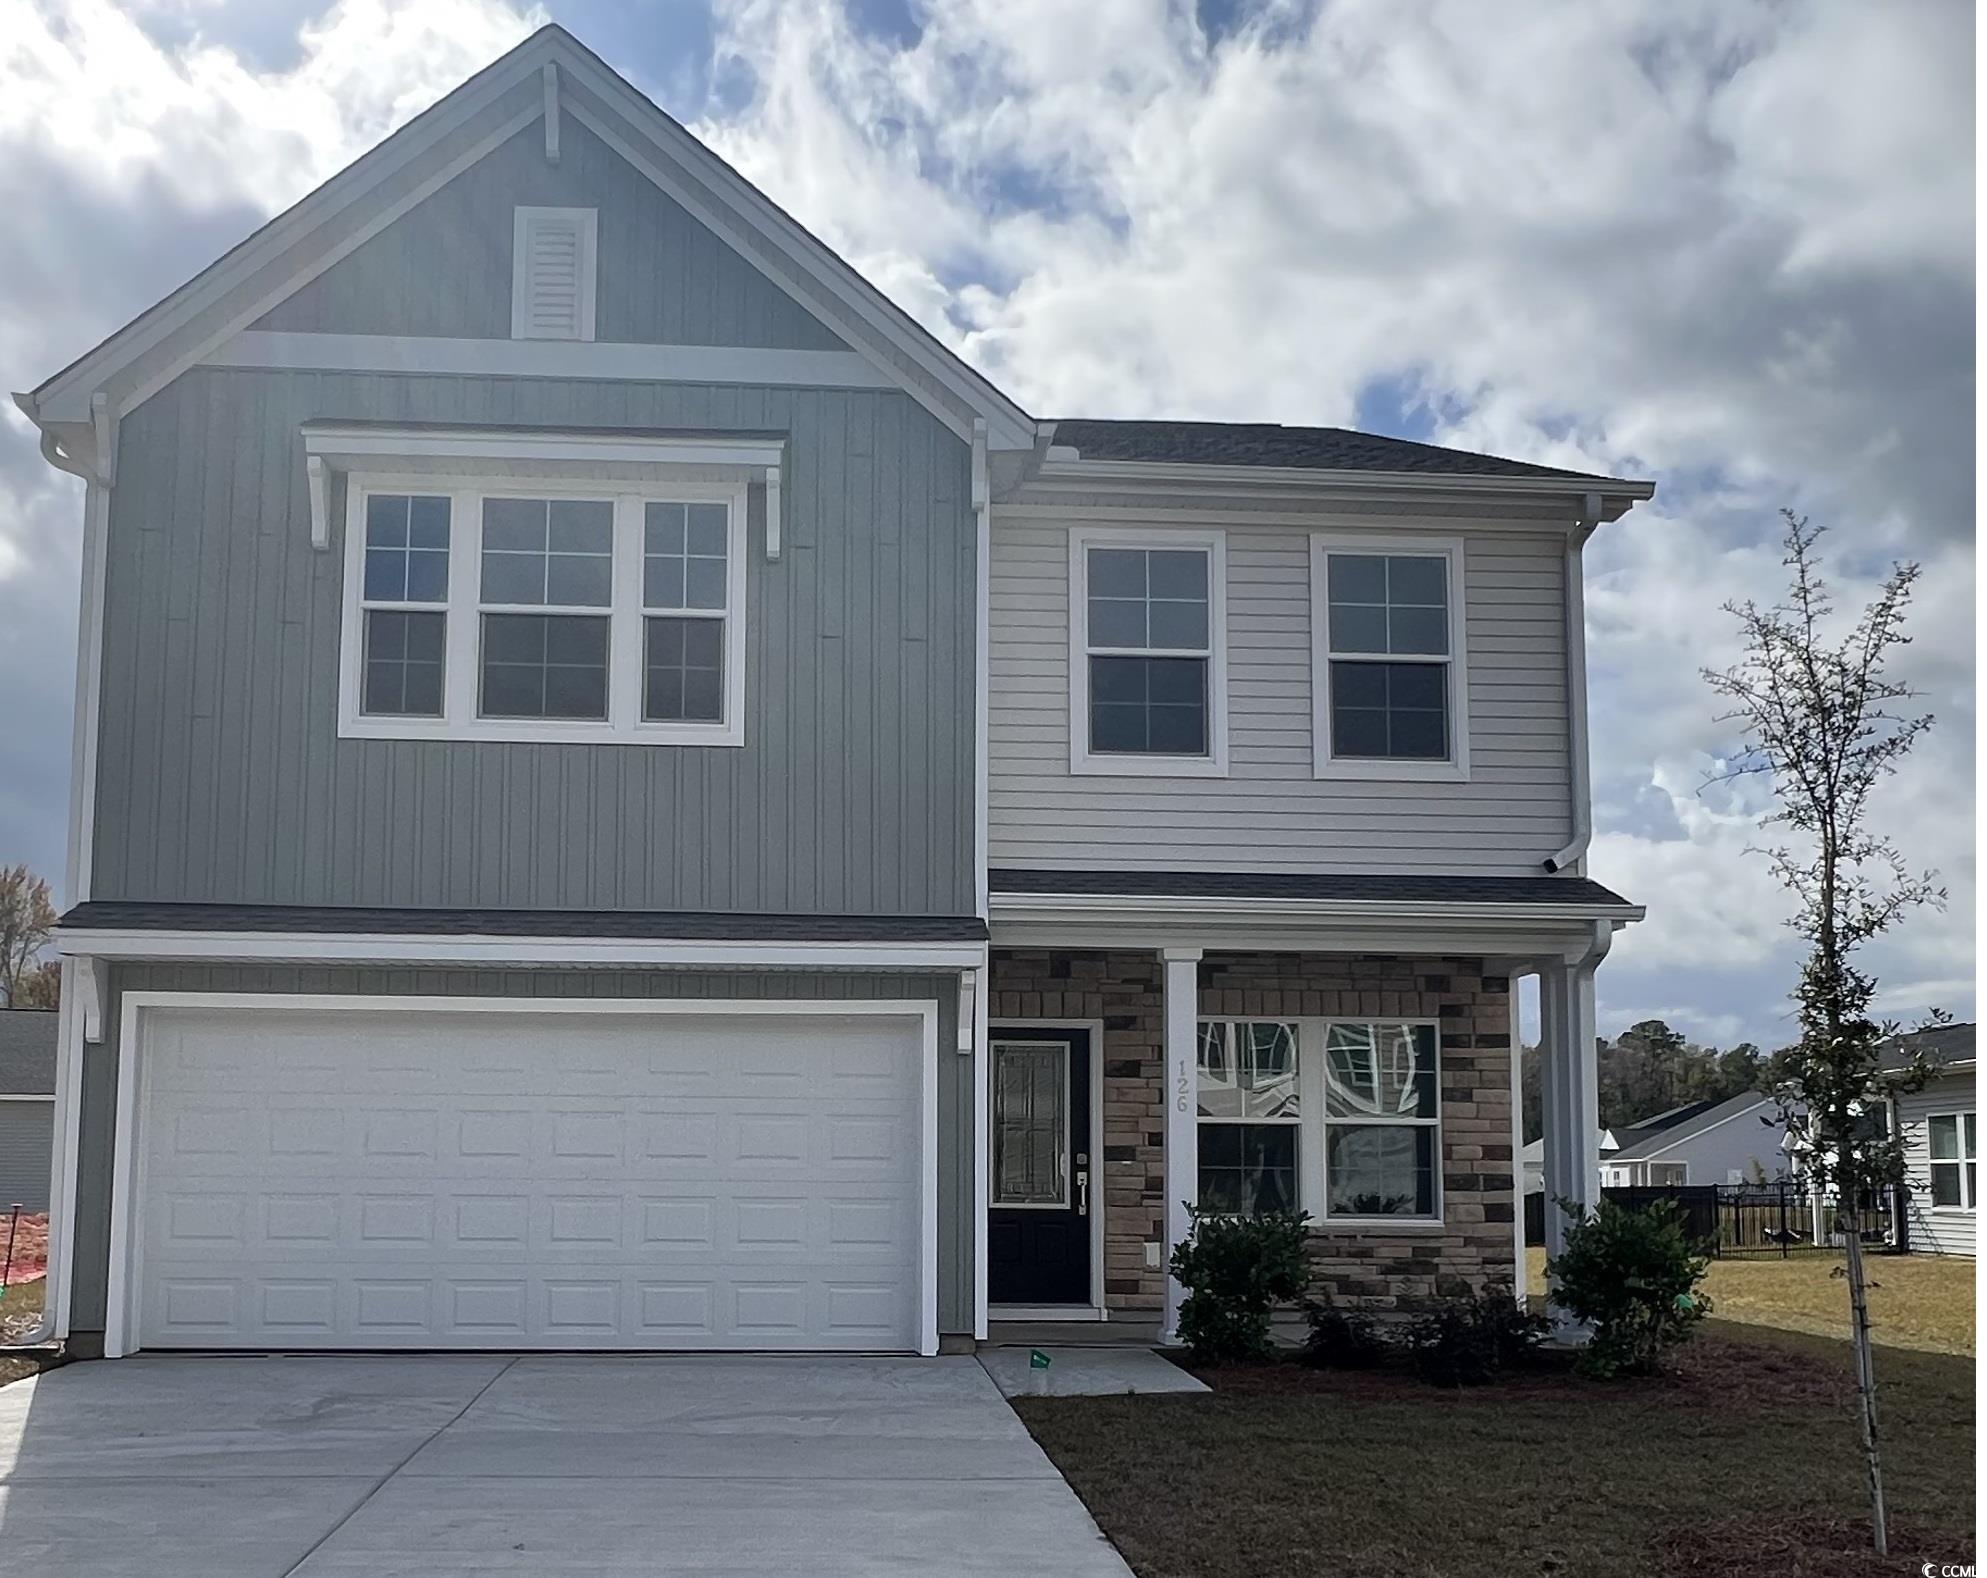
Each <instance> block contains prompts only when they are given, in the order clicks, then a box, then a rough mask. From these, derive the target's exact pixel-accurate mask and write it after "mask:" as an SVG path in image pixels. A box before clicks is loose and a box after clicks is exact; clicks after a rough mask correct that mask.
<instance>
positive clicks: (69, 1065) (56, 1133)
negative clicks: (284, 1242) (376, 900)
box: [4, 394, 115, 1348]
mask: <svg viewBox="0 0 1987 1578" xmlns="http://www.w3.org/2000/svg"><path fill="white" fill-rule="evenodd" d="M14 402H15V404H16V405H18V406H19V407H20V408H21V410H22V411H23V412H24V413H26V415H27V417H28V419H29V420H30V421H32V422H34V423H35V425H36V426H37V427H38V428H40V429H41V454H42V458H43V459H44V460H46V461H47V462H48V463H49V464H50V465H51V466H53V467H55V469H56V470H58V471H65V472H67V473H68V474H69V475H71V476H73V477H80V478H82V479H83V556H82V558H83V564H82V570H83V574H82V585H81V588H80V590H79V603H80V607H79V613H78V619H77V630H76V701H75V717H74V722H73V725H72V728H71V736H70V753H69V761H70V776H71V783H70V788H69V819H70V825H69V830H68V832H69V841H68V872H67V878H68V882H67V886H68V897H69V902H70V903H72V904H76V903H80V902H81V901H82V900H84V899H86V898H88V897H89V884H90V867H89V839H90V836H91V832H92V829H91V828H90V827H89V826H88V825H87V824H88V822H89V820H90V819H89V818H87V817H85V816H84V814H83V810H82V804H83V791H84V788H85V786H86V781H87V780H88V779H89V778H90V777H91V776H93V775H94V772H95V758H96V751H95V738H94V731H95V725H96V701H97V672H98V658H99V652H100V641H99V634H98V626H99V625H100V622H101V618H102V610H103V579H104V536H105V532H106V528H107V526H108V522H109V517H110V483H109V480H108V478H107V477H105V476H101V475H99V474H98V470H97V469H93V468H92V467H91V465H90V464H88V463H87V462H86V461H84V460H83V459H82V458H81V457H80V456H78V455H75V454H72V453H70V452H69V451H68V450H66V449H65V448H64V447H63V445H62V442H61V440H60V439H58V438H57V437H56V435H55V434H54V433H53V432H51V431H50V430H49V429H48V428H46V427H42V425H41V419H40V416H39V414H38V412H37V411H36V408H35V403H34V398H33V396H31V395H26V394H17V395H15V396H14ZM97 409H98V410H99V411H102V410H104V409H105V408H104V406H103V405H102V404H101V402H99V403H98V405H97ZM114 421H115V419H114V418H112V419H110V421H109V422H105V421H103V420H102V419H101V418H100V420H99V424H98V425H99V428H100V429H105V428H107V429H108V434H107V435H106V436H113V441H114V431H115V429H114ZM99 442H100V445H101V439H100V440H99ZM91 962H92V961H89V960H78V959H64V960H63V961H62V962H61V971H62V987H61V992H62V996H61V1004H60V1012H59V1015H58V1018H57V1028H56V1042H55V1101H54V1103H53V1107H54V1113H53V1116H54V1126H53V1132H52V1133H51V1134H50V1135H49V1152H50V1155H49V1174H50V1176H49V1190H48V1266H47V1270H46V1272H45V1273H44V1275H43V1282H42V1287H43V1294H44V1297H43V1301H42V1311H41V1319H40V1321H38V1322H37V1323H36V1324H35V1327H34V1329H33V1330H32V1331H29V1332H27V1333H25V1334H23V1335H22V1336H20V1337H18V1338H16V1339H15V1340H14V1341H13V1342H10V1343H7V1344H5V1345H4V1346H5V1347H7V1348H35V1347H43V1346H46V1345H47V1344H48V1343H50V1342H57V1341H61V1340H62V1339H64V1338H66V1337H67V1336H68V1335H69V1283H70V1277H71V1274H72V1271H73V1268H74V1263H75V1238H76V1232H75V1221H74V1217H75V1206H74V1202H75V1191H76V1177H77V1140H78V1134H79V1125H80V1123H81V1121H82V1094H83V1039H84V1030H85V1024H86V1020H87V1019H88V1018H89V1017H91V1016H90V1015H89V1014H88V1013H86V1009H87V1008H88V1007H89V1006H90V1005H91V1004H94V1002H95V1000H96V993H97V991H98V989H99V986H100V981H99V978H98V977H97V976H96V975H95V972H94V971H92V970H91V969H90V968H89V965H90V964H91ZM86 998H88V999H90V1004H86V1002H85V999H86ZM96 1017H97V1019H98V1023H97V1026H96V1029H97V1032H98V1033H99V1034H101V1032H102V1025H101V1016H100V1015H98V1016H96Z"/></svg>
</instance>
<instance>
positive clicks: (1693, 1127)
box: [1608, 1090, 1779, 1163]
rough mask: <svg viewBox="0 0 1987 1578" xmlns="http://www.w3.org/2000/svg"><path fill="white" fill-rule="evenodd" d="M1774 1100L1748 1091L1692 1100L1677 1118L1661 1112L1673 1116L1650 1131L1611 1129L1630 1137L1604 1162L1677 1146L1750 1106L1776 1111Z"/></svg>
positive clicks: (1630, 1127) (1637, 1157) (1634, 1157)
mask: <svg viewBox="0 0 1987 1578" xmlns="http://www.w3.org/2000/svg"><path fill="white" fill-rule="evenodd" d="M1775 1102H1776V1098H1774V1097H1772V1096H1768V1095H1763V1094H1761V1093H1760V1092H1759V1091H1754V1090H1748V1091H1743V1092H1741V1093H1740V1094H1738V1095H1736V1096H1733V1097H1730V1098H1729V1099H1727V1100H1725V1101H1706V1102H1693V1103H1692V1104H1691V1107H1690V1108H1686V1109H1684V1110H1685V1112H1686V1116H1684V1117H1683V1118H1681V1119H1673V1115H1672V1114H1671V1113H1664V1114H1662V1117H1663V1118H1664V1119H1666V1120H1672V1119H1673V1121H1666V1122H1665V1123H1664V1124H1663V1126H1662V1127H1661V1128H1659V1129H1656V1130H1655V1131H1653V1132H1651V1131H1650V1130H1648V1129H1646V1128H1641V1127H1637V1126H1635V1125H1630V1126H1628V1127H1626V1128H1619V1129H1617V1130H1616V1131H1615V1132H1616V1133H1617V1134H1621V1135H1633V1136H1634V1138H1633V1139H1631V1140H1629V1142H1628V1143H1627V1144H1625V1145H1623V1146H1622V1148H1621V1149H1620V1150H1618V1151H1615V1152H1613V1153H1612V1154H1611V1155H1610V1156H1609V1157H1608V1161H1609V1162H1610V1163H1614V1162H1632V1161H1636V1160H1638V1159H1639V1158H1641V1157H1643V1156H1647V1155H1649V1154H1650V1153H1652V1152H1655V1151H1666V1150H1668V1149H1669V1148H1670V1147H1671V1146H1672V1145H1680V1144H1682V1143H1683V1142H1684V1141H1685V1140H1688V1139H1692V1138H1694V1137H1695V1136H1697V1135H1699V1134H1702V1133H1703V1132H1704V1131H1705V1130H1706V1129H1709V1128H1713V1127H1715V1126H1716V1125H1718V1124H1720V1123H1723V1122H1725V1121H1726V1120H1727V1119H1728V1118H1736V1117H1738V1116H1739V1115H1740V1114H1741V1113H1744V1112H1747V1111H1749V1110H1750V1109H1752V1108H1754V1107H1764V1108H1767V1109H1770V1110H1771V1111H1774V1112H1777V1111H1778V1110H1779V1108H1778V1107H1777V1105H1776V1104H1775ZM1692 1109H1694V1110H1692Z"/></svg>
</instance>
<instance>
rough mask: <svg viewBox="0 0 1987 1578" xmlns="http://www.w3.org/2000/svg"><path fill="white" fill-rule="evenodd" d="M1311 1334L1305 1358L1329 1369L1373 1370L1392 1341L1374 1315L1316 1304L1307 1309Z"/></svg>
mask: <svg viewBox="0 0 1987 1578" xmlns="http://www.w3.org/2000/svg"><path fill="white" fill-rule="evenodd" d="M1304 1314H1305V1318H1306V1319H1307V1320H1308V1321H1309V1322H1310V1325H1311V1334H1310V1336H1308V1337H1306V1338H1305V1339H1304V1362H1305V1363H1306V1364H1315V1365H1318V1366H1320V1367H1321V1368H1323V1369H1327V1370H1370V1369H1372V1368H1373V1367H1374V1366H1376V1365H1378V1364H1381V1363H1384V1362H1385V1360H1386V1359H1387V1357H1388V1352H1389V1348H1388V1344H1387V1341H1386V1339H1385V1338H1383V1337H1382V1336H1381V1335H1380V1332H1379V1329H1378V1328H1377V1327H1376V1326H1375V1325H1374V1323H1373V1318H1372V1317H1371V1316H1370V1315H1359V1314H1354V1313H1352V1312H1349V1311H1346V1310H1342V1309H1335V1308H1333V1307H1332V1306H1331V1305H1329V1304H1313V1305H1311V1306H1310V1307H1309V1308H1307V1309H1306V1310H1305V1312H1304Z"/></svg>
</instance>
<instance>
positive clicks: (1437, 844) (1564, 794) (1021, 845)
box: [989, 506, 1571, 876]
mask: <svg viewBox="0 0 1987 1578" xmlns="http://www.w3.org/2000/svg"><path fill="white" fill-rule="evenodd" d="M1381 524H1382V523H1381V522H1380V521H1378V520H1368V519H1359V520H1353V521H1348V522H1347V525H1346V529H1347V530H1349V531H1358V532H1359V533H1360V534H1361V535H1362V536H1370V535H1372V534H1373V533H1375V532H1376V531H1377V530H1378V529H1379V528H1380V526H1381ZM1225 535H1226V552H1225V566H1226V612H1227V640H1226V653H1227V686H1226V695H1227V731H1226V732H1227V739H1228V770H1227V776H1226V777H1223V778H1200V779H1187V778H1175V779H1167V780H1163V781H1161V780H1149V779H1136V778H1109V777H1091V776H1075V775H1072V774H1071V772H1070V762H1069V742H1070V722H1071V720H1070V703H1069V697H1070V670H1069V654H1070V628H1069V608H1070V602H1069V536H1070V528H1069V527H1068V526H1066V525H1063V524H1060V523H1058V522H1055V521H1053V520H1042V519H1026V518H1023V519H1017V518H1012V517H1009V518H1006V519H1003V517H1002V515H1001V512H1000V510H999V508H998V506H996V509H995V512H994V527H993V563H992V576H991V584H990V589H989V590H990V599H991V605H992V636H991V651H990V655H989V714H990V718H989V727H990V741H989V755H990V758H991V760H990V785H989V789H990V800H991V817H992V827H991V861H992V864H994V865H995V866H1001V865H1011V866H1048V867H1064V868H1083V867H1089V866H1118V867H1124V868H1129V869H1147V870H1154V869H1158V870H1165V869H1187V870H1194V869H1199V870H1215V871H1219V870H1229V871H1289V870H1293V869H1298V870H1318V871H1351V872H1357V871H1376V872H1377V871H1413V870H1429V871H1452V872H1475V873H1481V874H1486V875H1510V876H1520V875H1532V874H1535V873H1536V872H1537V871H1538V870H1539V864H1538V863H1539V861H1540V859H1541V858H1542V857H1543V856H1545V855H1548V854H1550V853H1552V852H1553V851H1554V850H1556V849H1558V848H1559V847H1560V846H1561V845H1562V844H1564V843H1565V842H1566V840H1567V838H1568V837H1569V836H1570V835H1571V815H1570V790H1569V784H1568V722H1567V707H1566V678H1565V661H1566V659H1565V615H1564V604H1563V597H1564V579H1565V577H1564V570H1563V552H1564V544H1563V542H1562V540H1561V539H1560V538H1559V537H1557V536H1556V535H1553V534H1549V533H1538V534H1530V533H1522V532H1517V531H1505V532H1499V531H1498V530H1496V529H1495V528H1494V527H1484V528H1481V529H1473V528H1472V526H1471V525H1470V524H1469V523H1467V522H1462V521H1459V522H1458V523H1457V524H1456V526H1455V527H1454V528H1453V529H1451V530H1449V531H1447V532H1446V533H1445V535H1448V536H1451V537H1461V538H1462V539H1463V541H1464V563H1465V579H1464V586H1463V607H1464V613H1465V619H1466V626H1467V643H1466V650H1467V660H1468V665H1469V698H1468V704H1469V705H1468V726H1469V738H1470V777H1469V781H1468V782H1467V783H1442V782H1386V783H1362V782H1358V781H1328V782H1320V781H1319V780H1318V779H1317V777H1316V776H1315V766H1314V761H1313V742H1312V722H1311V719H1312V706H1311V697H1312V642H1311V628H1312V627H1311V608H1310V603H1311V574H1310V553H1311V536H1310V533H1309V531H1307V530H1306V529H1304V528H1303V527H1299V526H1283V525H1276V526H1250V525H1231V526H1229V527H1227V529H1226V534H1225ZM1401 537H1402V541H1403V543H1404V545H1405V546H1407V547H1408V548H1409V549H1411V548H1412V547H1413V545H1414V543H1415V541H1416V540H1417V534H1416V533H1415V532H1413V531H1402V532H1401Z"/></svg>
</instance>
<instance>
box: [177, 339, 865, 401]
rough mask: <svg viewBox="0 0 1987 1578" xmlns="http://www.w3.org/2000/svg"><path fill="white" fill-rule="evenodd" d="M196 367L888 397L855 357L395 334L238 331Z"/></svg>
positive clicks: (731, 348)
mask: <svg viewBox="0 0 1987 1578" xmlns="http://www.w3.org/2000/svg"><path fill="white" fill-rule="evenodd" d="M201 365H203V366H206V367H240V368H252V369H264V370H269V371H279V372H285V371H298V372H353V373H407V374H424V373H425V374H436V375H445V376H456V375H461V376H468V377H516V378H599V379H616V380H624V381H633V382H644V383H700V384H701V383H711V384H765V385H773V386H778V387H791V388H801V389H895V388H897V387H898V386H897V382H896V380H895V379H892V378H889V377H886V376H885V375H884V374H883V373H881V372H879V371H877V369H876V368H875V367H873V366H872V365H871V364H870V363H869V362H868V361H867V360H865V359H864V358H863V357H862V356H860V355H858V354H857V353H856V352H854V351H787V350H760V349H754V348H751V347H737V346H725V345H637V344H633V343H630V342H626V341H615V340H590V341H589V340H474V339H455V338H443V337H438V336H421V335H393V334H308V333H303V332H301V331H295V330H277V329H244V330H243V331H242V332H241V333H240V334H237V335H236V336H235V337H234V338H233V339H231V340H229V341H228V342H227V343H226V344H225V345H221V346H219V347H217V348H216V349H214V350H213V351H211V352H209V353H208V355H207V356H206V357H205V358H204V359H203V361H202V363H201Z"/></svg>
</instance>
